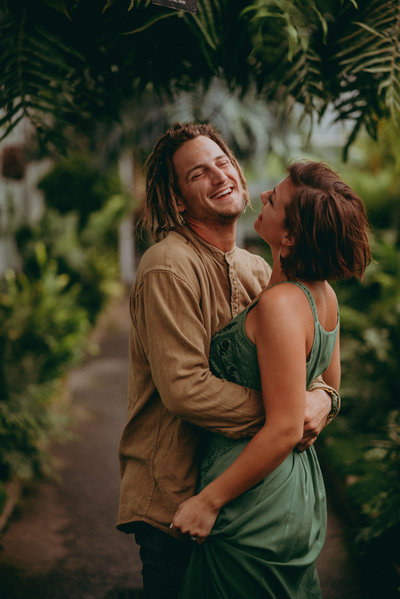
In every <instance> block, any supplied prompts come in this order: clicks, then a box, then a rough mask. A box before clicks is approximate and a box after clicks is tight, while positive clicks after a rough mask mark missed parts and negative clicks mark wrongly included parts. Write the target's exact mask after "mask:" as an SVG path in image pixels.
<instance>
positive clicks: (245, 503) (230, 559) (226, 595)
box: [180, 283, 338, 599]
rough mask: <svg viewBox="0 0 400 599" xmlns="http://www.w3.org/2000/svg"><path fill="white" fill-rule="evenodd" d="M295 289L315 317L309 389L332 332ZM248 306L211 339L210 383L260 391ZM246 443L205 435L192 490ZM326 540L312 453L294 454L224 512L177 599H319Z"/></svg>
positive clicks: (197, 551) (326, 357) (325, 360)
mask: <svg viewBox="0 0 400 599" xmlns="http://www.w3.org/2000/svg"><path fill="white" fill-rule="evenodd" d="M295 284H296V285H298V286H299V287H300V288H301V289H303V291H304V292H305V293H306V295H307V297H308V299H309V301H310V305H311V309H312V311H313V314H314V322H315V335H314V343H313V348H312V350H311V353H310V355H309V357H308V360H307V385H308V384H309V383H310V382H311V381H312V380H313V379H314V378H315V377H316V376H318V375H319V374H321V373H322V372H323V371H324V370H325V369H326V368H327V366H328V364H329V362H330V358H331V355H332V351H333V347H334V345H335V340H336V335H337V328H338V327H336V329H335V330H334V331H331V332H327V331H325V330H324V329H323V328H322V327H321V325H320V324H319V322H318V316H317V311H316V307H315V304H314V300H313V298H312V295H311V293H310V292H309V290H308V289H307V287H305V286H304V285H302V284H300V283H295ZM254 305H255V304H252V305H251V306H250V307H249V308H247V309H246V310H245V311H244V312H242V313H240V314H239V315H238V316H237V317H236V318H234V319H233V320H232V321H231V322H230V323H229V324H228V325H227V326H226V327H225V328H224V329H222V330H221V331H219V332H218V333H217V334H216V335H215V337H214V338H213V341H212V345H211V352H210V364H211V368H212V370H213V372H214V373H215V374H216V375H217V376H220V377H221V378H225V379H228V380H230V381H233V382H236V383H238V384H241V385H245V386H247V387H251V388H255V389H260V374H259V370H258V362H257V353H256V348H255V345H254V344H253V343H252V342H251V341H250V340H249V339H248V337H247V335H246V333H245V330H244V321H245V318H246V314H247V312H248V310H249V309H250V308H251V307H252V306H254ZM248 441H249V439H243V440H240V441H234V440H230V439H227V438H225V437H223V436H222V435H219V434H213V433H205V434H204V449H203V453H202V458H201V467H200V477H199V485H198V486H199V490H201V489H202V488H204V487H205V486H206V485H207V484H208V483H209V482H211V481H212V480H214V479H215V478H216V477H217V476H218V475H219V474H220V473H222V472H223V471H224V470H226V468H227V467H228V466H229V465H230V464H231V463H232V462H233V461H234V460H235V458H236V457H237V456H238V455H239V454H240V453H241V451H242V450H243V448H244V447H245V445H246V444H247V443H248ZM325 535H326V499H325V489H324V483H323V479H322V475H321V471H320V467H319V464H318V460H317V456H316V453H315V449H314V448H313V447H311V448H309V449H307V450H306V451H305V452H303V453H297V452H295V451H293V452H292V453H291V454H290V455H289V456H288V457H287V458H286V460H285V461H284V462H283V463H282V464H281V465H280V466H278V468H276V469H275V470H274V471H273V472H271V473H270V474H269V475H268V476H266V477H265V478H264V479H263V480H262V481H261V482H260V483H258V484H257V485H256V486H255V487H253V488H252V489H250V490H248V491H246V492H245V493H243V494H242V495H240V496H239V497H237V498H236V499H234V500H233V501H231V502H230V503H228V504H227V505H226V506H224V508H223V509H222V510H221V511H220V513H219V515H218V518H217V520H216V522H215V525H214V528H213V530H212V532H211V534H210V536H209V537H208V538H207V540H206V541H205V543H203V544H201V545H198V544H195V545H194V546H193V553H192V556H191V559H190V562H189V566H188V569H187V572H186V575H185V579H184V583H183V586H182V590H181V594H180V598H181V599H236V598H237V599H239V598H241V599H243V598H246V599H247V598H248V599H261V598H262V599H318V598H320V597H321V591H320V585H319V580H318V575H317V572H316V569H315V562H316V560H317V558H318V555H319V554H320V551H321V549H322V546H323V544H324V540H325Z"/></svg>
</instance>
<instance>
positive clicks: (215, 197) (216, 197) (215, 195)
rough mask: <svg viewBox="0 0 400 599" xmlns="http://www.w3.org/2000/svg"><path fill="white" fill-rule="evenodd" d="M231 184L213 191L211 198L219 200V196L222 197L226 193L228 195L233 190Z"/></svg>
mask: <svg viewBox="0 0 400 599" xmlns="http://www.w3.org/2000/svg"><path fill="white" fill-rule="evenodd" d="M233 189H234V188H233V186H229V187H224V189H221V191H218V193H214V194H213V195H212V196H210V197H211V199H212V200H220V199H221V198H224V197H226V196H228V195H230V194H231V193H232V191H233Z"/></svg>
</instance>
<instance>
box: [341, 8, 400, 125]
mask: <svg viewBox="0 0 400 599" xmlns="http://www.w3.org/2000/svg"><path fill="white" fill-rule="evenodd" d="M359 17H360V18H358V19H357V20H354V21H353V29H352V32H351V34H350V35H346V36H342V37H340V38H339V39H338V41H337V46H338V47H339V48H340V50H339V51H337V52H336V55H335V58H336V59H337V60H338V64H339V66H340V68H341V71H342V72H341V75H342V77H341V78H342V94H344V95H348V94H352V93H354V91H356V90H358V91H362V92H363V96H364V100H363V104H364V107H365V109H366V110H365V111H364V112H363V113H362V118H363V120H365V124H366V126H367V127H370V128H371V127H372V128H374V126H375V127H376V124H377V122H378V119H379V118H380V117H382V116H386V115H389V114H390V116H391V117H392V119H393V120H397V121H399V115H400V47H399V39H400V6H399V3H398V2H397V1H394V0H389V1H387V2H384V3H382V2H379V1H378V0H374V1H373V2H367V3H366V4H365V7H364V9H363V11H362V13H361V14H360V15H359ZM337 108H338V111H339V114H342V113H341V110H342V108H341V104H340V102H337ZM367 114H369V117H368V118H367V119H366V115H367Z"/></svg>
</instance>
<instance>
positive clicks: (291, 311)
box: [172, 287, 313, 542]
mask: <svg viewBox="0 0 400 599" xmlns="http://www.w3.org/2000/svg"><path fill="white" fill-rule="evenodd" d="M295 297H297V298H298V295H297V296H295ZM299 303H300V307H301V306H302V305H303V304H304V302H303V303H301V302H298V301H297V300H295V306H294V305H293V293H290V292H289V293H288V292H287V290H286V291H285V292H284V291H283V290H282V288H280V287H275V288H272V289H270V290H268V292H266V293H263V294H262V296H261V298H260V300H259V303H258V304H257V306H256V307H255V308H253V311H256V313H255V314H254V316H256V324H257V326H256V327H255V343H256V346H257V356H258V362H259V367H260V375H261V385H262V396H263V402H264V407H265V413H266V421H265V424H264V426H263V427H262V428H261V430H260V431H259V432H258V433H257V434H256V435H255V436H254V437H253V438H252V439H251V441H249V443H248V444H247V446H246V447H245V449H244V450H243V452H242V453H241V454H240V456H239V457H238V458H237V459H236V460H235V461H234V462H233V464H232V465H231V466H229V467H228V468H227V469H226V470H225V472H223V473H222V474H221V475H220V476H219V477H217V478H216V479H215V480H214V481H212V482H211V483H210V484H209V485H207V486H206V487H205V488H204V489H203V490H202V491H201V492H200V493H199V494H198V495H196V496H194V497H192V498H190V499H189V500H188V501H186V502H184V503H183V504H181V506H180V507H179V509H178V511H177V512H176V514H175V516H174V519H173V522H172V527H173V528H175V529H178V530H180V531H181V532H182V533H184V534H190V535H192V536H195V537H197V539H198V540H199V541H200V542H202V541H203V540H205V538H206V537H207V536H208V534H209V533H210V531H211V529H212V527H213V525H214V522H215V519H216V517H217V515H218V512H219V510H220V509H221V508H222V507H223V506H224V505H225V504H226V503H228V502H229V501H231V500H232V499H234V498H235V497H237V496H239V495H241V494H242V493H244V492H245V491H247V490H248V489H249V488H251V487H252V486H254V485H255V484H257V483H258V482H259V481H260V480H262V479H263V478H264V477H265V476H266V475H268V474H269V473H270V472H272V471H273V470H274V469H275V468H276V467H277V466H279V464H281V463H282V462H283V461H284V459H285V458H286V457H287V456H288V455H289V453H290V452H291V451H292V450H293V448H294V447H295V446H296V444H297V443H298V442H299V441H300V440H301V438H302V436H303V424H304V403H305V391H304V390H305V388H306V356H307V343H306V340H307V333H308V334H309V330H307V326H308V328H309V327H310V318H309V307H308V306H306V305H305V304H304V306H305V308H307V309H308V312H306V310H302V309H299V306H298V304H299ZM311 324H312V330H313V323H312V320H311ZM264 365H267V367H265V366H264Z"/></svg>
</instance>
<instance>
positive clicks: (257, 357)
mask: <svg viewBox="0 0 400 599" xmlns="http://www.w3.org/2000/svg"><path fill="white" fill-rule="evenodd" d="M288 173H289V175H288V177H287V178H286V179H284V180H283V181H282V182H281V183H279V185H277V186H276V187H275V188H274V189H273V190H271V191H266V192H263V193H262V194H261V199H262V203H263V207H262V211H261V214H260V215H259V217H258V218H257V220H256V222H255V225H254V227H255V229H256V231H257V233H258V234H259V235H260V236H261V237H262V238H263V239H264V240H265V241H266V242H267V243H268V244H269V246H270V248H271V252H272V258H273V270H272V276H271V280H270V283H269V285H268V287H267V288H266V289H265V290H264V291H263V292H262V293H261V294H260V296H259V297H258V298H257V299H256V300H255V301H254V302H253V303H252V304H251V305H250V306H249V307H248V308H247V309H246V310H245V311H244V312H242V313H241V314H239V315H238V316H237V317H236V318H234V319H233V320H232V321H231V322H230V323H229V324H228V325H227V326H226V327H225V328H224V329H222V330H221V331H219V332H218V333H217V334H216V335H215V337H214V338H213V340H212V344H211V348H210V364H211V369H212V371H213V372H214V374H216V375H217V376H219V377H221V378H225V379H227V380H230V381H233V382H235V383H239V384H241V385H245V386H247V387H251V388H255V389H258V390H261V392H262V397H263V402H264V407H265V423H264V426H263V427H262V428H261V430H260V431H259V432H258V433H257V434H256V435H255V436H254V437H252V438H251V439H245V440H239V441H237V440H230V439H227V438H226V437H223V436H221V435H219V434H214V433H207V432H205V433H204V444H203V445H204V448H203V453H202V457H201V467H200V479H199V486H198V494H197V495H195V496H194V497H192V498H190V499H189V500H188V501H186V502H184V503H182V504H181V506H180V507H179V509H178V511H177V512H176V514H175V516H174V519H173V522H172V525H171V526H172V527H173V528H175V529H176V530H179V531H180V532H181V533H183V534H188V535H190V536H191V538H192V540H194V541H196V544H195V545H194V548H193V554H192V557H191V560H190V563H189V567H188V570H187V572H186V576H185V580H184V583H183V588H182V590H181V595H180V596H181V597H182V598H184V599H196V598H199V599H200V598H201V599H213V598H215V599H225V598H226V599H228V598H229V599H233V598H247V597H248V598H251V599H258V598H260V599H261V598H263V599H295V598H296V599H317V598H319V597H321V592H320V586H319V581H318V576H317V573H316V569H315V563H316V560H317V557H318V555H319V553H320V551H321V549H322V546H323V543H324V539H325V533H326V500H325V490H324V483H323V479H322V476H321V471H320V468H319V464H318V460H317V456H316V453H315V449H314V447H312V446H310V447H309V448H308V449H307V450H306V451H304V452H301V453H300V452H296V449H295V448H296V445H297V444H298V443H299V441H300V440H301V438H302V436H303V422H304V403H305V390H306V389H307V387H308V385H309V383H310V382H311V381H312V380H313V379H314V378H315V377H317V376H318V375H320V374H322V373H323V377H324V380H325V382H326V383H328V384H329V385H331V386H332V387H334V388H336V389H338V388H339V384H340V355H339V318H338V306H337V300H336V295H335V293H334V291H333V289H332V287H331V286H330V285H329V283H328V282H327V281H328V280H331V281H332V280H338V279H343V278H347V277H353V276H359V277H362V276H363V273H364V270H365V268H366V266H367V264H368V262H369V260H370V257H371V254H370V247H369V243H368V225H367V219H366V213H365V208H364V206H363V204H362V202H361V200H360V199H359V198H358V196H357V195H356V194H355V193H354V192H353V191H352V190H351V189H350V188H349V186H348V185H346V184H345V183H344V182H343V181H342V180H341V179H340V178H339V177H338V176H337V174H336V173H334V172H333V171H332V170H331V169H330V168H329V167H327V166H326V165H324V164H322V163H315V162H299V163H295V164H292V165H291V166H289V167H288Z"/></svg>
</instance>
